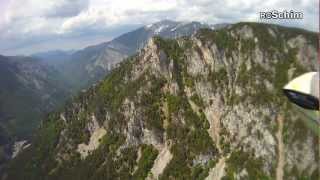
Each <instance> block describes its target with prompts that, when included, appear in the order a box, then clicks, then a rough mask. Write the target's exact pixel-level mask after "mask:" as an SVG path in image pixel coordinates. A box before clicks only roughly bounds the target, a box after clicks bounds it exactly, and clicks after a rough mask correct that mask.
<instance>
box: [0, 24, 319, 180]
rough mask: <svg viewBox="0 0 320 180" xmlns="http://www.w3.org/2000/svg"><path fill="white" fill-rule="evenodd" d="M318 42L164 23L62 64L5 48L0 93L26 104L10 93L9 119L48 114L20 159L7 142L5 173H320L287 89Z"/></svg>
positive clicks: (245, 29) (271, 31) (253, 28)
mask: <svg viewBox="0 0 320 180" xmlns="http://www.w3.org/2000/svg"><path fill="white" fill-rule="evenodd" d="M317 48H318V39H317V34H316V33H314V32H311V31H307V30H303V29H297V28H289V27H283V26H279V25H273V24H263V23H235V24H229V25H222V26H219V28H218V27H214V26H211V25H205V24H201V23H197V22H192V23H181V22H174V21H162V22H160V23H154V24H152V25H148V26H144V27H142V28H139V29H137V30H135V31H132V32H129V33H127V34H124V35H122V36H119V37H118V38H115V39H113V40H112V41H109V42H106V43H102V44H99V45H96V46H90V47H87V48H84V49H82V50H79V51H75V52H72V53H60V55H59V58H62V56H63V58H62V59H63V61H60V62H58V63H57V64H55V63H52V64H50V63H47V61H50V60H49V59H47V60H46V59H45V58H44V57H46V56H43V54H42V56H41V57H40V56H39V55H38V56H34V57H33V58H35V57H36V58H39V59H36V60H32V62H30V64H29V63H27V65H24V64H23V65H20V60H21V58H13V57H5V56H1V59H0V63H1V64H0V68H1V71H0V73H5V75H1V76H0V81H1V84H4V85H5V86H4V87H5V88H3V89H5V90H6V91H3V89H1V91H0V93H1V94H0V95H1V99H6V98H8V97H10V98H11V99H14V98H15V97H16V96H18V98H17V101H16V104H14V107H18V106H17V105H21V108H20V107H19V108H10V106H9V105H7V104H5V103H6V101H5V100H2V101H1V103H3V102H4V103H3V104H1V106H0V113H1V114H0V117H1V121H0V123H4V124H7V125H5V126H1V127H2V128H3V127H6V128H7V127H10V125H11V124H12V123H17V122H19V123H22V124H23V123H24V122H23V121H22V120H21V121H17V120H12V114H19V115H23V113H24V112H21V113H20V112H18V113H17V112H12V114H9V112H10V113H11V111H10V110H12V109H13V110H16V111H17V110H26V111H28V112H33V111H37V112H46V113H47V112H50V113H48V114H47V115H46V117H45V118H38V117H37V118H38V125H40V127H39V129H38V130H37V131H36V132H35V134H34V137H33V138H32V139H30V142H31V144H28V145H27V146H24V147H23V148H22V149H21V151H20V152H19V153H18V154H15V155H16V156H15V157H14V158H13V159H11V160H9V162H7V161H8V157H7V156H4V157H3V158H1V154H5V153H3V151H6V148H3V150H2V151H0V163H1V162H2V161H6V165H5V166H4V167H3V173H2V180H19V179H28V180H29V179H30V180H37V179H39V180H45V179H59V180H60V179H61V180H64V179H66V180H71V179H76V180H81V179H84V180H90V179H92V180H93V179H94V180H98V179H208V180H211V179H224V180H226V179H252V180H254V179H270V180H271V179H312V180H313V179H314V180H316V179H319V171H318V170H319V168H320V167H319V139H318V137H317V136H316V135H315V134H314V133H312V132H311V131H310V129H308V128H306V126H305V125H304V124H303V121H301V119H300V118H301V117H300V116H299V115H298V114H297V112H296V111H295V109H294V106H293V105H292V104H290V103H289V101H288V100H287V99H286V97H285V96H284V95H283V93H282V88H283V86H284V85H285V84H286V83H287V82H288V81H290V80H291V79H293V78H295V77H296V76H298V75H300V74H302V73H304V72H309V71H317V70H318V62H317ZM24 58H25V57H24ZM9 59H14V60H11V61H10V63H9V62H8V60H9ZM51 60H54V58H53V59H51ZM29 61H31V60H29V59H28V58H27V60H26V61H23V62H29ZM36 62H37V63H39V64H37V63H36ZM41 63H45V64H46V65H40V64H41ZM31 65H32V69H33V71H32V72H30V71H28V70H29V68H28V67H30V66H31ZM21 66H22V67H23V68H21ZM53 67H54V68H53ZM45 68H49V69H45ZM43 69H45V70H43ZM16 72H21V73H24V74H22V75H21V73H19V74H17V73H16ZM57 72H59V73H57ZM55 73H56V74H59V76H54V75H52V74H55ZM11 74H12V75H11ZM19 75H20V76H19ZM22 77H23V78H22ZM29 77H32V78H29ZM48 79H50V81H48ZM52 84H54V86H53V85H52ZM60 84H61V86H60ZM66 87H68V88H66ZM35 90H37V91H35ZM8 92H10V96H9V95H8ZM56 92H59V93H58V94H55V93H56ZM29 93H30V95H28V96H27V97H28V98H30V97H32V98H31V99H30V100H29V99H27V100H23V101H21V102H19V101H18V100H21V99H20V97H21V95H25V94H29ZM33 93H35V94H36V97H33V96H32V95H33ZM17 94H18V95H17ZM71 96H72V98H70V97H71ZM52 97H54V98H52ZM58 97H59V98H58ZM68 97H69V98H68ZM67 99H68V100H67ZM32 101H36V103H33V104H32ZM43 101H45V102H47V103H44V104H43ZM10 102H11V100H10ZM25 102H28V103H31V104H32V109H31V110H30V109H27V108H30V104H29V105H25V104H24V103H25ZM48 102H50V103H48ZM35 104H37V105H38V106H37V107H33V106H34V105H35ZM63 104H64V105H63ZM58 106H60V107H59V108H58ZM8 107H9V108H8ZM4 108H8V109H4ZM30 114H32V115H36V113H30ZM42 116H44V113H41V117H42ZM40 119H43V120H42V121H41V123H40ZM35 124H37V123H36V122H35ZM32 126H33V127H32V128H35V127H37V125H32ZM21 127H22V126H21ZM23 127H24V126H23ZM1 132H4V133H1V134H0V140H1V141H3V142H4V143H3V144H6V143H7V142H8V141H10V138H9V137H10V133H6V131H1ZM9 132H10V131H9ZM19 132H24V131H22V130H21V131H19Z"/></svg>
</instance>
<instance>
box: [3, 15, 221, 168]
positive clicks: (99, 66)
mask: <svg viewBox="0 0 320 180" xmlns="http://www.w3.org/2000/svg"><path fill="white" fill-rule="evenodd" d="M224 26H226V25H224V24H221V25H217V28H221V27H224ZM200 28H214V26H212V25H206V24H201V23H199V22H175V21H170V20H163V21H159V22H157V23H154V24H150V25H147V26H143V27H141V28H138V29H136V30H134V31H132V32H128V33H126V34H124V35H121V36H119V37H117V38H115V39H114V40H112V41H110V42H105V43H101V44H98V45H95V46H90V47H87V48H84V49H82V50H78V51H49V52H43V53H36V54H33V55H32V56H31V57H28V56H12V57H9V56H1V63H2V64H1V68H2V71H1V73H2V77H1V84H2V85H3V87H2V89H1V90H2V92H1V100H2V102H1V109H0V112H1V116H0V127H1V129H3V131H1V133H0V137H1V138H0V140H1V141H0V146H1V151H3V152H2V153H0V156H1V157H2V159H3V161H7V160H9V159H10V157H11V156H13V154H15V153H14V151H15V147H16V146H17V145H18V146H17V147H18V149H16V151H17V150H19V148H21V146H20V145H19V144H21V143H24V145H27V144H28V143H27V141H29V140H30V138H31V136H32V133H33V131H34V130H35V129H36V128H37V127H38V126H39V124H40V121H41V119H44V118H45V116H46V115H47V114H48V113H49V112H50V111H53V110H56V109H58V108H59V107H61V106H63V104H64V103H65V102H66V100H67V99H68V98H71V97H72V96H77V93H78V92H79V91H81V90H84V89H87V88H88V87H90V86H91V85H92V84H95V83H97V82H98V81H100V80H101V79H103V77H104V76H105V75H107V74H108V72H109V71H110V70H111V69H113V68H114V67H116V66H117V64H118V63H120V62H121V61H122V60H123V59H124V58H126V57H128V56H131V55H133V54H135V53H136V52H137V51H138V50H139V49H141V48H142V47H143V46H144V45H145V44H146V42H147V41H148V39H150V38H151V37H153V36H156V35H157V36H161V37H163V38H167V39H168V38H176V37H181V36H190V35H192V34H194V33H196V31H197V30H199V29H200ZM26 140H27V141H26ZM15 142H16V144H15ZM1 151H0V152H1ZM0 159H1V158H0ZM1 164H3V163H2V161H0V167H1ZM0 169H1V168H0Z"/></svg>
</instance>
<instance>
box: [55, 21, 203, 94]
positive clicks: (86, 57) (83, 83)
mask: <svg viewBox="0 0 320 180" xmlns="http://www.w3.org/2000/svg"><path fill="white" fill-rule="evenodd" d="M206 27H209V25H206V24H201V23H199V22H175V21H169V20H164V21H160V22H157V23H154V24H150V25H148V26H144V27H141V28H138V29H136V30H134V31H131V32H128V33H126V34H123V35H121V36H119V37H117V38H115V39H114V40H112V41H110V42H106V43H102V44H98V45H95V46H90V47H87V48H85V49H83V50H80V51H76V52H74V53H73V54H72V55H70V56H69V57H68V58H69V59H68V60H66V61H65V62H66V63H63V64H61V66H60V68H59V69H60V70H61V72H62V74H64V75H65V78H66V79H67V80H68V81H69V82H72V84H73V85H74V87H75V88H76V89H82V88H87V87H88V86H90V85H92V84H94V83H96V82H97V81H99V80H101V79H102V78H103V77H104V76H105V75H106V74H107V73H108V72H109V71H110V70H111V69H113V68H114V67H115V66H116V65H117V64H118V63H119V62H121V61H122V60H123V59H124V58H126V57H128V56H131V55H133V54H134V53H136V52H137V51H138V50H139V49H141V48H142V47H143V46H144V45H145V44H146V42H147V41H148V40H149V39H150V38H151V37H153V36H155V35H158V36H161V37H163V38H175V37H181V36H190V35H192V34H194V33H195V32H196V31H197V30H199V29H200V28H206Z"/></svg>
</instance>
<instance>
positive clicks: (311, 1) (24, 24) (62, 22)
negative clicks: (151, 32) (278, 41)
mask: <svg viewBox="0 0 320 180" xmlns="http://www.w3.org/2000/svg"><path fill="white" fill-rule="evenodd" d="M317 7H318V1H316V0H197V1H195V0H135V1H133V0H0V12H1V13H2V15H1V16H0V54H5V55H16V54H25V55H28V54H31V53H35V52H40V51H47V50H54V49H62V50H68V49H79V48H83V47H85V46H88V45H93V44H97V43H100V42H104V41H108V40H110V39H112V38H114V37H116V36H118V35H120V34H121V33H124V32H127V31H130V30H133V29H134V28H137V27H139V26H141V25H146V24H150V23H153V22H156V21H159V20H163V19H170V20H177V21H201V22H205V23H210V24H216V23H224V22H227V23H234V22H239V21H257V22H259V21H260V19H259V12H260V11H270V10H279V11H282V10H295V11H301V12H303V13H304V19H303V20H277V21H274V22H273V23H278V24H283V25H287V26H296V27H301V28H305V29H308V30H312V31H318V14H319V10H318V8H317Z"/></svg>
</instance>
